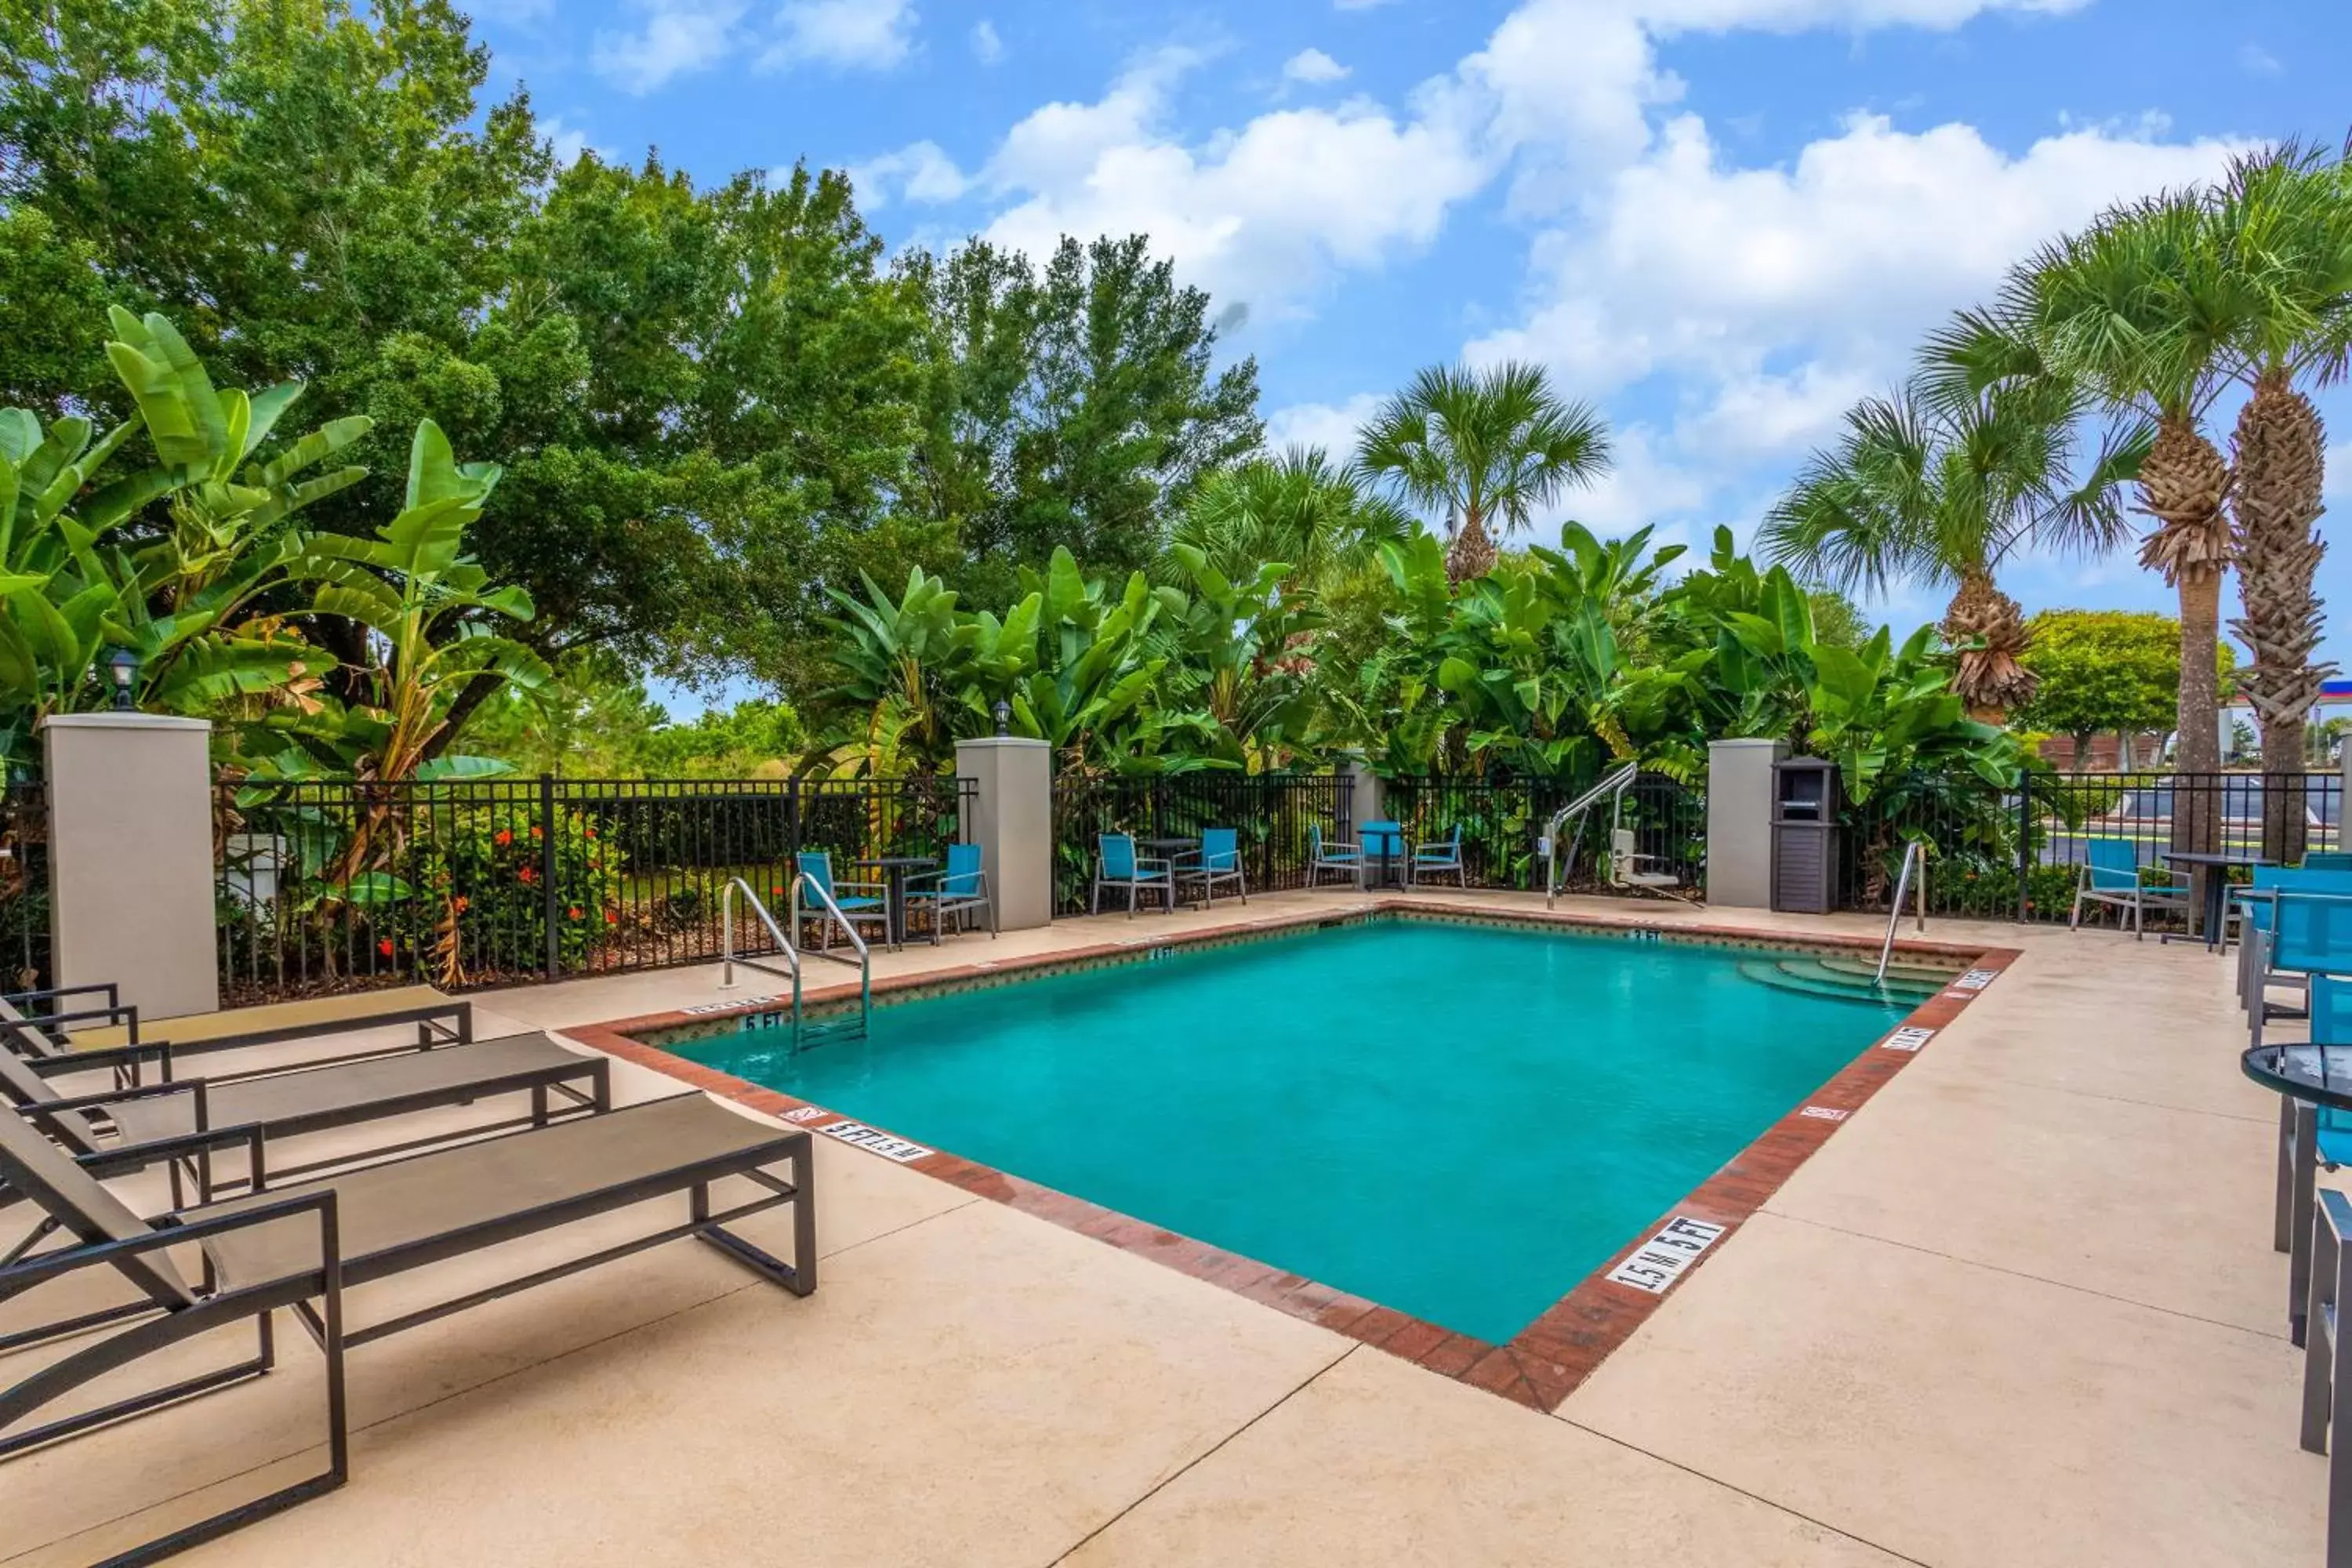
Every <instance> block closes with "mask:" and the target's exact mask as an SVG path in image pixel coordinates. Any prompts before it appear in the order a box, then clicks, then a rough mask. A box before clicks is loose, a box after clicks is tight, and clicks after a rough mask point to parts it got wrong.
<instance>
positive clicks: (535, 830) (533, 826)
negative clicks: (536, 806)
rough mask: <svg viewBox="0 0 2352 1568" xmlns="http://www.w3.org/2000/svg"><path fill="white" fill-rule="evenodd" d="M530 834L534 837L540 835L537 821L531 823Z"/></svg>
mask: <svg viewBox="0 0 2352 1568" xmlns="http://www.w3.org/2000/svg"><path fill="white" fill-rule="evenodd" d="M530 836H531V837H533V838H536V837H539V824H537V823H535V822H534V823H532V824H531V826H530Z"/></svg>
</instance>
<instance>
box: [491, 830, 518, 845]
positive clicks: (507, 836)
mask: <svg viewBox="0 0 2352 1568" xmlns="http://www.w3.org/2000/svg"><path fill="white" fill-rule="evenodd" d="M490 842H491V843H493V844H501V845H504V844H511V843H513V842H514V834H513V832H512V831H511V830H509V829H508V828H504V827H501V828H499V830H498V832H497V833H496V834H494V835H492V836H491V838H490Z"/></svg>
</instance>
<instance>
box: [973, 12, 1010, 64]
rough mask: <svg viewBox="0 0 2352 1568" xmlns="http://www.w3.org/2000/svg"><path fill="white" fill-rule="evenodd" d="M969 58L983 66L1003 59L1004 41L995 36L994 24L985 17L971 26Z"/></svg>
mask: <svg viewBox="0 0 2352 1568" xmlns="http://www.w3.org/2000/svg"><path fill="white" fill-rule="evenodd" d="M971 56H972V58H974V59H976V60H978V61H979V62H980V63H981V64H982V65H984V66H992V65H994V64H995V63H996V62H997V61H999V60H1001V59H1003V58H1004V40H1003V38H1001V37H998V36H997V33H996V24H995V23H993V22H992V21H990V20H989V19H988V18H987V17H985V16H982V18H981V19H980V20H979V21H977V22H974V23H973V24H972V25H971Z"/></svg>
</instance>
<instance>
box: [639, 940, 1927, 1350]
mask: <svg viewBox="0 0 2352 1568" xmlns="http://www.w3.org/2000/svg"><path fill="white" fill-rule="evenodd" d="M1758 956H1759V955H1758V953H1757V952H1754V951H1752V950H1744V949H1736V948H1728V947H1714V946H1706V945H1700V944H1696V943H1690V942H1664V941H1658V940H1655V939H1654V938H1653V939H1652V940H1647V941H1643V940H1631V939H1629V938H1627V937H1626V936H1623V935H1599V934H1592V935H1587V934H1580V933H1573V932H1564V931H1559V930H1556V929H1555V930H1545V929H1529V928H1525V927H1512V926H1503V925H1486V924H1474V923H1463V922H1450V921H1426V920H1417V919H1411V918H1381V919H1374V920H1369V921H1357V922H1353V923H1349V924H1346V925H1341V926H1338V927H1335V928H1328V929H1322V930H1312V929H1310V930H1307V931H1301V932H1298V933H1296V934H1286V935H1282V936H1277V937H1270V938H1265V939H1260V940H1254V941H1247V942H1237V943H1233V944H1230V945H1221V946H1210V947H1205V948H1201V949H1177V950H1173V951H1171V952H1169V953H1168V954H1167V955H1166V956H1164V957H1160V958H1158V959H1157V960H1156V961H1154V962H1151V963H1141V964H1138V963H1119V964H1113V965H1108V966H1105V967H1100V968H1093V969H1082V970H1077V971H1074V972H1066V973H1059V974H1055V975H1050V976H1046V977H1043V978H1037V979H1027V980H1022V981H1018V982H1016V983H1013V984H1003V985H997V986H993V987H991V988H987V989H979V990H969V991H961V992H956V993H952V994H945V995H937V996H931V997H927V998H923V999H919V1000H914V1001H908V1002H903V1003H898V1004H896V1005H887V1006H880V1007H877V1008H876V1010H875V1012H874V1016H873V1025H872V1030H871V1033H870V1035H869V1037H867V1038H866V1039H865V1040H864V1041H841V1042H837V1043H830V1044H825V1045H822V1046H818V1047H813V1048H810V1049H807V1050H803V1051H802V1052H801V1053H799V1054H798V1055H794V1054H793V1053H792V1051H791V1050H790V1048H789V1044H788V1035H787V1033H786V1032H785V1031H782V1030H778V1029H762V1028H757V1027H746V1028H743V1029H741V1030H740V1031H739V1032H732V1033H728V1034H723V1035H719V1036H715V1037H706V1038H700V1039H692V1040H678V1041H673V1042H671V1043H669V1044H668V1045H667V1047H666V1048H667V1049H670V1050H673V1051H676V1052H677V1053H678V1054H680V1055H682V1056H686V1057H688V1058H691V1059H694V1060H697V1061H700V1062H704V1063H707V1064H708V1065H709V1066H711V1067H713V1068H719V1070H721V1071H725V1072H729V1073H732V1074H734V1075H736V1076H737V1077H740V1078H743V1079H750V1080H751V1081H752V1082H754V1083H759V1084H764V1085H767V1086H769V1087H771V1088H774V1089H782V1090H784V1091H785V1092H787V1093H790V1094H793V1095H796V1096H798V1097H800V1098H802V1099H804V1100H811V1101H814V1102H815V1103H818V1104H821V1105H824V1106H826V1107H828V1108H830V1109H832V1110H836V1111H840V1112H843V1113H845V1114H847V1115H849V1116H852V1117H855V1118H857V1119H859V1120H860V1121H868V1122H872V1123H875V1124H877V1125H878V1126H881V1127H885V1128H887V1129H888V1130H889V1131H892V1132H894V1133H897V1134H899V1135H901V1136H903V1137H905V1138H908V1139H913V1140H917V1141H919V1142H924V1143H928V1144H931V1145H933V1146H935V1147H938V1148H940V1149H945V1150H948V1151H950V1152H953V1153H955V1154H958V1155H961V1156H962V1157H964V1158H965V1159H968V1160H972V1161H977V1162H980V1163H983V1164H987V1165H991V1166H993V1167H995V1168H996V1169H998V1170H1002V1171H1005V1172H1009V1173H1013V1174H1014V1175H1018V1176H1022V1177H1025V1178H1027V1179H1028V1180H1030V1181H1033V1182H1036V1183H1039V1184H1043V1185H1045V1186H1048V1187H1052V1188H1055V1189H1056V1190H1058V1191H1061V1192H1065V1193H1068V1194H1072V1195H1074V1196H1076V1197H1081V1198H1085V1199H1087V1200H1089V1201H1091V1202H1093V1203H1096V1204H1099V1205H1103V1206H1105V1207H1108V1208H1111V1209H1115V1210H1118V1211H1119V1212H1121V1213H1123V1214H1126V1215H1132V1216H1133V1217H1135V1218H1137V1219H1140V1220H1145V1221H1148V1222H1150V1224H1153V1225H1157V1226H1164V1227H1166V1228H1168V1229H1170V1230H1173V1231H1177V1232H1181V1234H1183V1235H1185V1236H1189V1237H1193V1238H1195V1239H1197V1240H1200V1241H1204V1242H1208V1243H1210V1244H1211V1245H1213V1246H1215V1247H1222V1248H1224V1249H1226V1250H1228V1251H1232V1252H1236V1253H1240V1254H1243V1255H1244V1256H1246V1257H1249V1258H1255V1259H1258V1260H1259V1261H1261V1262H1264V1263H1266V1264H1270V1265H1272V1266H1274V1267H1276V1268H1282V1269H1286V1270H1288V1271H1290V1272H1293V1273H1296V1274H1300V1275H1304V1276H1306V1277H1307V1278H1308V1279H1315V1280H1319V1281H1321V1282H1322V1283H1324V1284H1326V1285H1328V1286H1331V1287H1333V1288H1335V1289H1340V1290H1345V1291H1348V1292H1349V1293H1351V1294H1354V1295H1359V1296H1362V1297H1365V1298H1368V1299H1369V1300H1373V1301H1377V1302H1380V1303H1381V1304H1382V1305H1385V1306H1389V1307H1393V1308H1395V1309H1396V1310H1399V1311H1402V1312H1405V1313H1408V1314H1411V1315H1412V1316H1414V1317H1417V1318H1422V1319H1424V1320H1426V1321H1430V1322H1433V1323H1436V1324H1438V1325H1440V1326H1442V1327H1444V1328H1447V1329H1451V1330H1454V1331H1456V1332H1459V1333H1464V1334H1468V1335H1472V1336H1475V1337H1476V1338H1479V1339H1482V1340H1486V1341H1489V1342H1497V1343H1499V1342H1505V1341H1507V1340H1508V1339H1510V1338H1511V1336H1512V1335H1513V1334H1515V1333H1516V1332H1517V1331H1519V1330H1520V1329H1521V1328H1523V1327H1524V1326H1525V1325H1526V1324H1528V1322H1529V1321H1531V1320H1533V1319H1534V1318H1535V1317H1536V1316H1537V1315H1538V1314H1539V1313H1541V1312H1542V1311H1543V1310H1545V1309H1546V1308H1548V1307H1549V1306H1550V1305H1551V1304H1552V1303H1553V1302H1554V1301H1556V1300H1559V1298H1560V1297H1561V1296H1562V1295H1563V1294H1565V1293H1566V1292H1567V1291H1568V1290H1569V1289H1570V1288H1571V1287H1572V1286H1574V1285H1575V1284H1576V1283H1577V1282H1578V1281H1579V1280H1580V1279H1582V1278H1583V1277H1584V1276H1585V1275H1587V1274H1589V1273H1591V1271H1592V1270H1593V1269H1594V1268H1597V1267H1599V1266H1600V1265H1601V1264H1602V1263H1604V1262H1605V1261H1607V1260H1608V1258H1610V1257H1611V1256H1612V1254H1613V1253H1615V1252H1616V1251H1618V1250H1619V1249H1620V1248H1621V1247H1624V1246H1625V1245H1626V1244H1627V1243H1628V1242H1630V1241H1632V1240H1633V1239H1635V1238H1636V1237H1637V1236H1639V1235H1640V1234H1642V1233H1643V1230H1644V1229H1645V1227H1647V1226H1650V1225H1651V1224H1652V1223H1653V1222H1654V1221H1655V1220H1656V1219H1657V1218H1658V1217H1659V1216H1660V1215H1662V1214H1663V1213H1664V1212H1665V1211H1666V1210H1667V1209H1669V1208H1670V1207H1671V1206H1672V1205H1675V1203H1676V1202H1677V1201H1679V1200H1680V1199H1681V1198H1683V1197H1684V1195H1685V1194H1688V1193H1689V1192H1690V1191H1691V1190H1692V1189H1693V1188H1695V1187H1696V1186H1697V1185H1698V1184H1700V1183H1701V1182H1703V1181H1704V1180H1705V1179H1706V1177H1707V1176H1708V1175H1709V1174H1711V1173H1713V1172H1715V1171H1716V1170H1717V1168H1719V1167H1720V1166H1722V1165H1723V1164H1724V1163H1726V1162H1727V1161H1728V1160H1730V1159H1731V1158H1733V1157H1734V1156H1735V1155H1737V1154H1738V1152H1740V1151H1741V1150H1742V1149H1744V1148H1745V1147H1746V1146H1747V1145H1748V1143H1749V1142H1753V1141H1754V1140H1755V1139H1756V1137H1757V1136H1758V1135H1759V1133H1761V1132H1763V1131H1765V1130H1766V1129H1767V1128H1769V1127H1770V1126H1771V1125H1772V1124H1773V1123H1774V1122H1775V1121H1778V1120H1779V1119H1780V1118H1781V1117H1782V1116H1784V1115H1786V1114H1787V1113H1788V1112H1790V1110H1793V1109H1794V1108H1795V1107H1797V1106H1798V1105H1799V1104H1800V1103H1801V1101H1802V1100H1804V1098H1805V1097H1806V1095H1807V1094H1808V1093H1809V1092H1810V1091H1811V1090H1812V1089H1815V1088H1816V1087H1818V1086H1819V1085H1821V1084H1822V1082H1823V1081H1824V1080H1826V1079H1829V1078H1830V1077H1831V1076H1832V1075H1833V1074H1834V1073H1836V1072H1837V1071H1838V1069H1839V1068H1842V1067H1843V1066H1844V1065H1845V1064H1846V1063H1847V1062H1848V1061H1850V1060H1851V1059H1852V1058H1853V1057H1854V1056H1855V1055H1856V1054H1857V1053H1859V1052H1860V1051H1862V1050H1863V1049H1864V1048H1865V1047H1868V1046H1869V1045H1870V1044H1871V1043H1872V1041H1873V1040H1874V1039H1875V1038H1877V1037H1880V1036H1882V1035H1884V1034H1885V1032H1886V1031H1887V1029H1888V1028H1889V1027H1890V1026H1892V1025H1893V1024H1894V1023H1895V1022H1896V1021H1897V1020H1898V1018H1899V1017H1900V1016H1901V1014H1902V1012H1903V1010H1904V1007H1905V1006H1907V1005H1908V1004H1907V1003H1904V1004H1893V1003H1885V1002H1875V1001H1851V1000H1844V999H1841V998H1838V997H1834V996H1830V995H1823V994H1811V993H1810V992H1808V991H1806V990H1804V989H1801V988H1800V989H1786V988H1781V987H1779V986H1774V985H1769V984H1761V983H1759V981H1758V980H1757V979H1756V978H1754V977H1753V973H1754V971H1755V967H1756V965H1755V961H1756V960H1757V958H1758ZM1743 964H1745V965H1746V967H1747V970H1748V973H1743Z"/></svg>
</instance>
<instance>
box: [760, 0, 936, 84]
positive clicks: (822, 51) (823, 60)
mask: <svg viewBox="0 0 2352 1568" xmlns="http://www.w3.org/2000/svg"><path fill="white" fill-rule="evenodd" d="M915 22H916V15H915V8H914V6H913V5H911V4H909V0H792V3H791V4H790V5H785V6H784V7H783V9H782V10H781V11H779V12H777V13H776V23H777V26H779V27H780V28H781V29H782V34H781V36H780V37H778V38H777V39H776V41H775V42H774V43H772V44H771V45H769V47H768V48H767V51H766V52H765V53H764V54H762V55H761V57H760V65H761V68H763V69H775V68H780V67H784V66H792V65H800V64H814V65H825V66H833V67H835V68H841V69H866V70H887V69H888V68H890V67H892V66H895V65H897V64H898V63H899V62H900V61H902V60H904V59H905V58H907V56H908V54H909V53H910V52H912V50H913V48H914V44H915V38H914V34H915Z"/></svg>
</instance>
